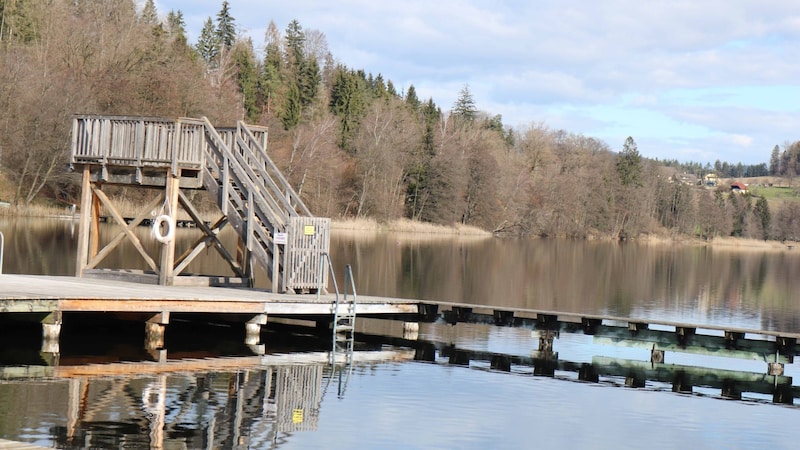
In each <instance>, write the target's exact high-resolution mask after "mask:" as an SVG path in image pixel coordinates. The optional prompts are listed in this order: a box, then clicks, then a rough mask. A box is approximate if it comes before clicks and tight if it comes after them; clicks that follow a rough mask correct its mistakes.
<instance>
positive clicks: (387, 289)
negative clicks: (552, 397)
mask: <svg viewBox="0 0 800 450" xmlns="http://www.w3.org/2000/svg"><path fill="white" fill-rule="evenodd" d="M331 253H332V255H333V257H334V262H335V263H337V261H341V264H344V263H350V264H352V265H353V268H354V270H355V271H356V280H357V283H358V287H359V293H362V294H369V295H385V296H393V297H406V298H418V299H430V300H440V301H453V302H465V303H473V304H488V305H493V306H507V307H519V308H534V309H544V310H555V311H570V312H582V313H608V314H615V315H630V314H632V313H636V314H650V313H655V314H663V313H664V312H666V313H667V314H671V315H673V316H676V317H679V316H683V317H684V319H686V320H689V319H697V318H703V319H707V320H710V321H723V322H726V323H727V322H730V321H731V320H733V319H731V317H732V316H734V315H735V316H737V317H738V318H737V319H735V320H739V319H741V318H744V319H746V320H748V321H750V320H753V321H756V322H754V323H753V324H752V325H753V326H757V321H758V320H759V317H761V316H762V315H768V316H769V315H775V316H780V317H795V316H800V305H796V304H795V302H793V301H792V297H791V293H792V292H798V291H799V290H800V280H798V279H797V278H796V277H795V276H794V275H793V274H795V273H797V270H798V269H800V258H799V257H798V255H794V254H792V253H786V252H774V251H772V252H770V251H767V252H759V251H732V250H727V249H716V248H711V247H706V246H672V245H638V244H632V243H617V242H593V241H571V240H535V239H534V240H531V239H483V240H461V239H458V238H442V239H439V240H430V241H424V242H417V241H403V240H397V239H393V237H392V235H391V234H384V235H379V236H378V237H376V238H374V239H371V240H369V241H365V240H358V239H351V238H349V237H345V236H336V235H335V234H334V236H333V239H332V251H331ZM781 322H783V323H787V324H788V323H789V322H786V321H781V320H778V321H776V322H775V323H781Z"/></svg>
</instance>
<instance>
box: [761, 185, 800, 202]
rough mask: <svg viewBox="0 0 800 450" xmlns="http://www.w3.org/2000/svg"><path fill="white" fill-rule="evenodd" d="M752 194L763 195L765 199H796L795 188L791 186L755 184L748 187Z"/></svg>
mask: <svg viewBox="0 0 800 450" xmlns="http://www.w3.org/2000/svg"><path fill="white" fill-rule="evenodd" d="M750 190H751V191H752V193H753V195H756V196H758V197H764V198H766V199H767V200H798V199H800V196H798V195H797V190H796V189H795V188H791V187H763V186H755V187H752V188H751V189H750Z"/></svg>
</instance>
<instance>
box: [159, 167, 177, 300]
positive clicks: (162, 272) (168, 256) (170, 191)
mask: <svg viewBox="0 0 800 450" xmlns="http://www.w3.org/2000/svg"><path fill="white" fill-rule="evenodd" d="M180 181H181V179H180V169H178V174H177V175H174V174H173V173H172V171H171V170H170V171H168V172H167V179H166V188H165V189H166V191H165V193H164V195H165V198H166V200H165V201H166V204H167V205H168V208H167V209H168V210H166V211H165V213H166V214H168V215H169V216H170V217H171V218H172V223H173V224H175V223H176V222H177V216H178V192H180ZM174 265H175V237H174V236H173V238H172V239H170V240H169V241H168V242H166V243H164V244H162V245H161V264H160V268H159V271H158V284H161V285H165V286H171V285H172V284H173V282H174V278H175V277H174V275H173V273H174V267H173V266H174Z"/></svg>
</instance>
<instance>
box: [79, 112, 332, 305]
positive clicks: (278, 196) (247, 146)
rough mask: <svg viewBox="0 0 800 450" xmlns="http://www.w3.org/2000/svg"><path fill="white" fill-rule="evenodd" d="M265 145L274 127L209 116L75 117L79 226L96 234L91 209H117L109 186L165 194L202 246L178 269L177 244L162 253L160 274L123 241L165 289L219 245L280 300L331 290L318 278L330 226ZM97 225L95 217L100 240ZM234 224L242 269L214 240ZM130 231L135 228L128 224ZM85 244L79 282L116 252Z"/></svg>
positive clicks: (182, 260)
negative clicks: (210, 208)
mask: <svg viewBox="0 0 800 450" xmlns="http://www.w3.org/2000/svg"><path fill="white" fill-rule="evenodd" d="M266 145H267V129H266V128H264V127H258V126H252V125H246V124H244V123H243V122H238V123H237V124H236V126H235V127H231V128H216V127H214V126H213V125H212V124H211V123H210V122H209V120H208V119H207V118H205V117H204V118H201V119H193V118H181V119H177V120H170V119H163V118H142V117H128V116H76V118H75V119H74V121H73V138H72V153H71V158H70V166H71V167H73V168H81V167H82V168H83V169H84V173H85V175H84V187H83V189H84V193H85V194H84V198H82V204H81V210H82V212H81V214H82V219H81V222H82V223H85V224H86V225H87V226H86V227H85V228H87V229H88V228H91V225H92V218H90V217H89V214H88V213H87V214H86V215H85V217H84V211H87V210H96V209H98V208H96V207H93V206H92V205H93V204H94V203H97V197H100V198H101V200H103V201H104V202H105V203H104V205H105V206H107V207H109V208H110V209H113V205H111V204H110V202H109V201H108V200H107V198H105V196H104V194H103V193H102V192H101V191H102V186H103V185H104V184H112V185H113V184H117V185H140V186H142V187H152V188H155V187H165V193H164V195H163V197H160V198H162V199H164V205H167V206H170V205H171V207H169V208H167V209H168V210H170V212H169V214H172V219H173V220H175V216H174V212H175V211H172V210H176V209H177V208H176V205H178V204H179V203H180V205H181V206H183V207H184V209H185V210H186V211H187V212H188V213H189V214H190V215H191V216H192V219H193V220H194V221H195V222H198V223H197V225H198V227H199V228H201V229H202V230H203V231H204V233H205V234H206V237H205V242H200V241H198V243H196V246H195V248H194V249H190V250H187V253H184V256H181V257H180V258H178V262H177V263H174V264H173V261H174V245H172V254H171V255H168V256H171V257H164V255H165V254H164V253H163V252H162V258H161V267H158V266H157V264H156V263H155V259H156V258H151V257H150V256H149V255H147V254H146V251H144V249H143V246H142V245H141V243H139V242H136V241H135V240H136V237H135V236H133V234H132V233H131V232H130V230H128V231H127V236H123V237H127V238H129V239H131V240H134V241H135V242H134V245H135V246H136V247H137V249H140V250H139V251H140V253H142V256H143V257H144V258H145V260H146V261H148V264H149V265H150V267H151V268H152V269H153V270H154V271H156V272H160V274H164V273H166V274H167V275H168V276H160V278H159V280H160V281H159V282H160V283H162V284H171V283H173V280H174V278H175V276H174V275H178V274H179V273H180V272H181V271H182V270H183V269H185V268H186V266H188V264H189V262H191V259H192V258H194V257H195V256H196V254H199V253H200V250H201V249H202V248H205V247H207V246H212V245H213V246H215V247H216V248H217V249H218V250H220V252H221V253H222V254H223V257H224V258H226V259H227V260H228V262H229V263H230V265H231V267H232V269H233V270H234V272H235V273H237V274H241V275H244V276H245V277H248V278H249V279H250V284H252V279H253V278H252V273H253V265H254V264H253V263H255V264H258V265H260V266H261V267H262V268H263V269H264V271H265V272H266V273H267V275H268V276H269V278H270V279H271V281H272V286H273V291H274V292H295V293H297V292H316V291H318V290H319V289H320V286H323V287H324V286H327V281H328V274H327V272H326V273H320V272H319V271H318V270H317V268H318V267H319V262H320V259H321V257H322V255H323V254H326V253H327V252H328V249H329V246H330V219H327V218H319V217H314V216H313V215H312V214H311V212H310V211H309V209H308V207H306V205H305V204H304V203H303V201H302V200H301V199H300V196H299V195H298V194H297V192H295V190H294V189H293V188H292V186H291V185H290V184H289V182H288V181H287V180H286V179H285V177H284V176H283V174H282V173H281V172H280V170H279V169H278V167H277V166H276V165H275V164H274V162H273V161H272V160H271V159H270V157H269V155H267V152H266ZM185 188H189V189H205V190H207V191H208V192H209V193H210V194H211V195H212V196H213V197H214V199H215V200H216V203H217V205H218V206H219V209H220V211H221V212H222V215H223V217H222V218H221V219H220V220H219V221H217V223H216V224H215V225H213V226H212V227H208V226H207V225H205V224H202V223H200V222H201V221H200V219H199V216H198V213H197V211H196V210H195V209H194V208H193V206H192V205H191V204H190V202H189V199H188V197H187V196H186V195H185V194H184V193H183V192H182V191H181V189H185ZM86 192H88V194H86ZM91 196H94V198H95V200H92V199H91V198H90V197H91ZM170 199H172V200H170ZM84 203H85V204H84ZM148 206H149V207H152V205H148ZM91 214H93V215H97V212H96V211H92V212H91ZM145 215H146V214H145V212H143V213H142V214H140V217H137V219H136V223H138V222H141V220H142V219H141V218H143V217H144V216H145ZM118 216H119V214H116V215H115V220H117V221H118V222H121V223H122V218H121V217H118ZM98 220H99V218H98V217H93V221H94V222H95V225H94V226H95V230H94V231H93V232H94V233H96V222H97V221H98ZM227 223H229V224H231V226H232V227H233V228H234V229H235V230H236V233H237V234H238V236H239V239H240V242H239V248H238V249H237V250H238V252H237V253H238V254H239V255H240V258H239V261H233V260H232V258H231V257H230V253H228V252H227V251H226V250H224V249H222V248H221V243H220V242H219V240H218V239H217V237H216V234H217V233H218V232H219V230H221V229H222V228H223V227H224V226H225V225H226V224H227ZM127 225H128V228H130V227H131V225H130V223H128V224H127ZM134 226H135V224H134ZM173 226H174V222H173ZM86 233H88V231H86ZM117 240H119V239H117ZM83 241H86V242H91V241H96V237H93V238H92V239H89V237H88V234H87V236H86V237H84V238H83ZM171 244H174V243H171ZM81 245H82V247H81V248H83V246H85V247H87V248H86V249H84V251H83V253H84V254H81V251H80V250H81V249H79V258H78V269H77V272H78V276H82V275H83V273H84V272H86V271H87V270H91V269H93V268H94V267H96V266H97V264H99V262H100V260H102V257H103V256H104V254H107V253H108V252H109V251H110V249H103V251H100V252H98V251H97V248H96V244H81ZM92 245H94V248H92ZM114 245H116V244H114ZM168 247H169V246H166V245H165V248H168ZM112 248H113V247H112ZM98 253H99V254H101V255H100V257H98V256H97V255H98ZM168 253H169V251H168ZM226 254H227V256H226ZM164 261H167V263H164ZM165 264H167V266H166V267H165ZM173 272H174V274H173ZM320 276H321V277H323V278H322V279H320V278H319V277H320ZM165 280H166V281H165Z"/></svg>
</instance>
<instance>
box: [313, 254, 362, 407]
mask: <svg viewBox="0 0 800 450" xmlns="http://www.w3.org/2000/svg"><path fill="white" fill-rule="evenodd" d="M326 263H327V264H328V268H329V270H330V278H331V280H333V291H334V300H333V302H332V304H331V310H332V312H333V326H332V327H331V328H332V330H331V331H332V339H331V352H330V356H329V358H328V362H329V364H330V367H331V374H330V378H329V379H328V382H330V380H331V379H333V378H335V377H336V374H337V368H338V367H339V364H338V362H339V361H338V359H339V358H337V355H339V354H343V355H344V361H343V364H342V366H343V368H342V370H340V371H339V373H338V380H339V392H338V395H339V397H342V396H344V391H345V389H346V388H347V380H348V379H349V378H350V373H351V372H352V371H353V346H354V343H355V326H356V305H357V303H358V301H357V299H358V297H357V294H356V285H355V279H354V278H353V269H352V268H351V267H350V265H349V264H348V265H346V266H345V270H344V291H343V295H342V296H341V300H340V295H339V286H338V284H337V282H336V276H335V274H334V271H333V265H332V264H331V257H330V255H329V254H327V253H323V257H322V258H321V259H320V271H323V270H325V268H324V267H323V266H324V264H326ZM319 279H320V280H321V279H322V277H321V276H320V278H319ZM321 291H322V286H320V288H319V289H317V298H318V299H319V296H320V292H321ZM348 295H349V297H348Z"/></svg>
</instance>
